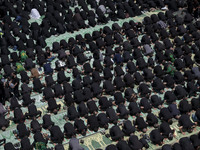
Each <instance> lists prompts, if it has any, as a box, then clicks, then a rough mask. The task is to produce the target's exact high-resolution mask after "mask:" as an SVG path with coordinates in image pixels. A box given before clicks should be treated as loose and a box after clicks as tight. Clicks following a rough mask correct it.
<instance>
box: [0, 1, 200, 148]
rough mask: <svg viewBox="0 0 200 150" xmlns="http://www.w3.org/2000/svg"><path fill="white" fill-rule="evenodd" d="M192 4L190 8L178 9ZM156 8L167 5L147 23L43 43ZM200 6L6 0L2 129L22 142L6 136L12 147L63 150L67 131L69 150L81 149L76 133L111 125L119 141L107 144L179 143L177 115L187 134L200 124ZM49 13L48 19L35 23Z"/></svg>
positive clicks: (193, 144)
mask: <svg viewBox="0 0 200 150" xmlns="http://www.w3.org/2000/svg"><path fill="white" fill-rule="evenodd" d="M190 2H192V6H195V9H193V8H192V9H191V8H190V7H189V6H190ZM187 5H188V10H185V9H184V11H185V15H183V16H179V15H174V14H173V12H174V11H178V10H179V8H185V6H187ZM72 8H73V9H72ZM154 9H163V10H166V9H169V10H167V11H165V12H159V13H158V14H157V15H156V14H153V15H151V16H149V17H145V18H144V20H143V22H134V21H133V20H131V21H130V22H124V23H123V25H122V26H120V25H119V24H117V23H113V24H112V27H109V26H105V27H103V28H102V29H100V30H99V31H94V32H93V33H92V34H89V33H87V34H85V35H80V34H78V35H76V37H70V38H69V39H68V40H66V39H62V40H61V41H55V42H53V44H52V47H48V46H47V43H46V41H45V40H46V39H47V38H49V37H51V36H58V35H59V34H63V33H65V32H69V34H70V33H73V32H78V30H80V29H85V28H91V27H95V26H96V25H98V24H106V23H108V22H109V21H117V20H119V19H125V18H129V17H134V16H138V15H141V14H142V13H144V12H145V11H150V10H154ZM198 9H199V4H198V1H187V2H185V1H181V0H165V1H163V0H136V1H131V0H129V1H124V0H116V1H112V0H96V1H94V0H87V1H85V0H78V1H75V0H72V1H67V0H56V1H53V0H45V1H39V0H34V1H32V0H24V1H16V0H3V1H0V17H1V22H0V28H1V29H2V31H1V34H0V44H1V46H0V50H1V56H0V57H1V76H0V78H1V81H0V102H1V103H0V128H1V130H3V131H5V130H6V129H7V128H9V125H10V122H11V121H12V122H14V123H15V124H17V126H16V130H14V131H13V133H14V134H15V136H16V138H17V139H19V140H20V145H16V144H14V143H10V142H6V140H5V139H2V140H0V142H1V143H3V144H4V149H5V150H15V149H17V148H16V147H18V148H20V149H21V150H30V149H33V148H35V149H40V150H44V149H50V148H48V146H47V145H48V143H49V142H50V141H51V142H52V143H54V144H55V145H56V144H57V145H56V146H55V149H56V150H62V149H64V147H63V145H62V143H63V141H64V138H67V139H70V142H69V146H70V148H71V149H73V150H79V149H83V148H82V147H81V146H80V144H79V140H78V139H77V138H76V137H77V135H78V134H81V135H83V136H86V135H87V131H88V130H90V131H93V132H98V131H99V130H100V128H101V129H103V128H104V129H109V135H108V134H106V136H107V137H110V138H111V139H112V140H113V141H118V143H117V144H116V145H109V146H108V147H107V148H106V150H115V149H118V150H124V149H133V150H139V149H142V148H143V147H144V148H148V147H149V144H148V143H149V142H151V143H153V144H155V145H156V144H158V145H164V144H163V141H164V139H165V138H168V139H169V140H172V139H173V137H174V136H175V129H173V128H171V126H170V125H172V124H173V123H174V122H178V125H179V129H180V132H182V133H184V132H189V133H191V132H193V129H194V128H195V127H196V126H199V122H200V100H199V96H198V93H199V84H200V70H199V69H200V68H199V63H200V51H199V48H200V33H199V30H200V21H198V16H199V10H198ZM41 16H44V18H43V19H42V22H41V24H39V23H37V22H33V23H29V19H30V18H34V19H39V18H41ZM51 38H52V37H51ZM54 60H56V61H54ZM54 62H55V67H52V66H54V64H52V63H54ZM33 93H37V94H40V95H42V100H41V102H43V103H47V111H48V112H49V113H48V114H42V112H41V111H39V110H38V107H37V106H36V105H37V101H36V100H35V99H33V98H32V97H33ZM58 99H61V100H63V101H64V103H65V105H66V106H65V107H64V109H65V111H66V115H65V116H64V117H63V119H65V120H66V124H65V125H63V128H62V129H61V128H60V125H57V124H55V123H54V122H53V121H52V120H51V115H53V114H54V115H57V114H58V112H59V111H60V110H61V109H62V107H61V105H60V104H58ZM21 100H22V102H21ZM22 108H26V110H27V111H26V113H24V112H23V111H22ZM153 110H156V112H158V113H155V111H153ZM10 114H13V117H12V116H10ZM142 115H143V116H142ZM40 117H42V122H43V123H42V124H40V123H39V121H38V118H40ZM131 117H134V119H133V120H131V119H130V118H131ZM26 120H31V123H30V125H28V124H26V123H25V121H26ZM120 126H122V128H120ZM44 130H48V133H49V134H43V131H44ZM63 130H64V132H63ZM148 130H151V131H150V133H149V134H146V132H147V131H148ZM136 131H138V132H143V134H142V137H138V136H136V135H135V134H134V133H135V132H136ZM30 135H33V139H34V142H33V143H31V142H30V140H29V136H30ZM124 136H126V137H128V142H126V141H125V140H124ZM199 140H200V136H199V135H192V136H191V137H190V138H182V139H180V140H179V143H176V144H174V145H173V146H171V145H164V146H163V147H162V149H163V150H164V149H174V150H179V149H182V150H193V149H198V147H199V146H200V142H199ZM81 142H83V141H81ZM14 145H15V146H14Z"/></svg>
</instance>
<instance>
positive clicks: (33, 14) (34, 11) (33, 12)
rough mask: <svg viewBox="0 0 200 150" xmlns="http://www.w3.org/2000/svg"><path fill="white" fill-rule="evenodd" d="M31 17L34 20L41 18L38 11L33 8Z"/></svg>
mask: <svg viewBox="0 0 200 150" xmlns="http://www.w3.org/2000/svg"><path fill="white" fill-rule="evenodd" d="M30 17H31V18H32V19H39V18H40V13H39V12H38V10H37V9H35V8H33V9H31V13H30Z"/></svg>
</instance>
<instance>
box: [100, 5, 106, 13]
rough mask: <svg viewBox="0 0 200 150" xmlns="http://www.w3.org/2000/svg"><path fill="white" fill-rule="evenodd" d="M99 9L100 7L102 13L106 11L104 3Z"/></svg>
mask: <svg viewBox="0 0 200 150" xmlns="http://www.w3.org/2000/svg"><path fill="white" fill-rule="evenodd" d="M99 9H101V11H102V12H103V14H105V13H106V7H105V6H104V5H100V6H99Z"/></svg>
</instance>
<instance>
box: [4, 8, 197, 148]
mask: <svg viewBox="0 0 200 150" xmlns="http://www.w3.org/2000/svg"><path fill="white" fill-rule="evenodd" d="M158 12H160V11H154V12H146V13H144V14H143V15H141V16H137V17H134V18H128V19H123V20H119V21H117V23H118V24H119V25H120V26H122V24H123V23H124V22H126V21H127V22H128V21H130V20H134V21H135V22H142V20H143V18H144V17H145V16H150V15H151V14H154V13H155V14H157V13H158ZM42 18H43V17H42ZM42 18H41V19H40V20H37V22H38V23H41V21H42ZM34 21H36V20H30V23H31V22H34ZM113 23H114V22H113V21H110V22H109V23H108V24H105V25H97V26H95V27H94V28H88V29H84V30H79V31H78V32H74V33H73V34H70V33H65V34H62V35H59V36H56V37H55V36H52V37H50V38H48V39H46V42H47V45H48V46H49V47H52V43H53V42H55V41H60V40H62V39H65V40H68V39H69V38H70V37H75V36H76V35H78V34H81V35H84V34H86V33H92V32H93V31H94V30H99V29H100V28H103V27H104V26H110V27H111V26H112V24H113ZM139 38H140V37H139ZM11 51H12V50H11ZM87 55H88V56H89V55H91V54H90V53H89V54H87ZM55 61H56V59H55V60H53V62H52V64H53V65H54V64H55V63H54V62H55ZM54 67H55V66H53V68H54ZM79 69H81V68H79ZM28 74H30V72H28ZM66 76H67V77H68V76H69V77H71V76H72V74H71V73H67V74H66ZM53 78H54V79H55V80H56V79H57V75H56V73H54V75H53ZM41 81H42V82H45V81H44V78H43V79H42V80H41ZM71 81H72V78H71ZM71 81H70V82H71ZM29 85H30V86H32V84H31V83H30V84H29ZM134 90H135V91H137V87H135V88H134ZM159 96H161V97H163V95H159ZM32 98H35V99H36V103H35V104H36V106H37V107H38V108H39V110H40V111H42V116H43V115H44V114H46V113H47V109H46V108H47V103H44V102H41V101H40V100H41V99H42V95H41V94H37V93H32ZM56 101H57V103H58V104H61V106H62V107H61V108H62V109H61V110H60V111H59V113H58V114H57V115H51V116H52V121H54V122H55V124H56V125H58V126H60V128H61V130H63V126H64V124H65V123H66V121H65V120H64V119H63V116H64V115H66V114H67V111H66V110H65V109H63V106H64V101H63V100H61V99H56ZM126 105H128V103H127V104H126ZM115 109H116V108H115ZM22 110H23V112H24V113H25V112H27V108H22ZM158 112H159V110H158V109H154V110H153V113H154V114H157V115H158ZM99 113H100V112H99ZM145 115H146V114H142V116H143V117H145ZM10 116H13V112H11V114H10ZM129 119H130V120H131V121H132V120H134V119H135V118H134V117H132V116H130V117H129ZM38 121H39V122H40V123H42V117H41V118H39V119H38ZM119 121H122V120H119ZM25 123H26V125H27V126H28V127H30V120H27V121H26V122H25ZM110 127H111V125H110V126H109V128H110ZM171 127H172V128H174V129H175V130H176V137H175V138H174V139H173V140H172V141H169V140H164V143H165V144H172V143H175V142H177V141H178V139H180V138H181V137H184V136H190V134H187V135H183V134H181V133H179V129H178V126H177V122H174V123H173V124H172V126H171ZM15 129H16V125H15V124H14V123H12V122H11V124H10V126H9V128H7V130H6V131H4V132H2V131H0V139H2V138H6V140H7V141H6V142H12V143H13V144H15V143H18V142H19V141H18V140H17V139H16V138H15V136H14V134H13V130H15ZM152 129H153V128H148V132H147V133H149V132H150V131H151V130H152ZM101 131H103V129H100V130H99V132H98V133H94V132H91V131H89V130H88V133H87V135H86V137H82V136H81V135H79V136H78V137H77V138H80V139H83V140H84V144H83V145H81V146H82V147H84V148H85V150H95V149H97V148H101V149H104V148H105V147H106V146H107V145H109V144H111V143H113V144H116V143H115V142H112V141H111V139H109V138H107V137H105V135H103V134H101V133H100V132H101ZM199 131H200V128H199V127H197V128H196V130H195V131H194V132H193V133H192V134H195V133H197V132H199ZM105 132H106V133H108V132H109V130H106V131H105ZM42 133H48V132H47V131H46V130H44V129H43V130H42ZM135 134H136V135H137V136H138V137H140V135H141V133H140V132H135ZM32 137H33V134H32V133H31V138H30V141H31V142H33V138H32ZM127 139H128V137H125V140H127ZM68 142H69V139H65V141H64V142H63V144H64V146H65V149H68V146H69V145H68ZM149 145H150V147H149V149H152V150H155V149H159V148H160V147H158V146H155V145H153V144H151V143H149ZM48 147H54V145H53V144H52V143H49V144H48ZM0 149H3V147H0Z"/></svg>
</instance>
